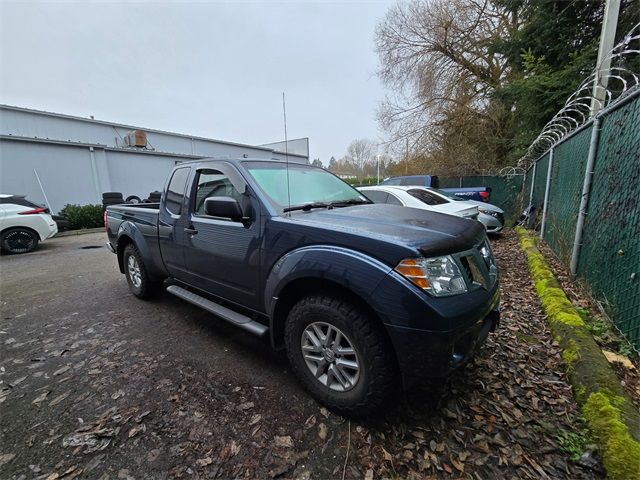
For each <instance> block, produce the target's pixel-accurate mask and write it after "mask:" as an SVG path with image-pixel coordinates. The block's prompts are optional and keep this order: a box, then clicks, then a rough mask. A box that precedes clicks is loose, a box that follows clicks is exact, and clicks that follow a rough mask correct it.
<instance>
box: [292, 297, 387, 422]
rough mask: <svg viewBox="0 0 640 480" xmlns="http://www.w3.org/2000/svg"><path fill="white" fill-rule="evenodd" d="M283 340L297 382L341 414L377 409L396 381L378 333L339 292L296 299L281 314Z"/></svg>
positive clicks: (381, 334)
mask: <svg viewBox="0 0 640 480" xmlns="http://www.w3.org/2000/svg"><path fill="white" fill-rule="evenodd" d="M285 343H286V347H287V354H288V357H289V361H290V362H291V365H292V367H293V370H294V372H295V373H296V375H297V377H298V378H299V379H300V381H301V382H302V384H303V385H304V386H305V387H306V388H307V390H308V391H309V392H310V393H311V394H312V395H313V396H314V397H315V398H316V399H317V400H319V401H320V402H321V403H323V404H324V405H326V406H327V407H329V408H330V409H332V410H333V411H335V412H337V413H340V414H342V415H346V416H352V417H362V416H366V415H369V414H371V413H374V412H377V411H379V410H380V409H381V408H382V407H384V406H385V405H386V404H387V403H388V402H389V400H390V398H391V395H392V394H393V393H394V391H395V390H396V387H397V385H398V378H399V377H398V373H397V367H396V363H395V358H394V356H393V353H392V350H391V348H392V347H391V345H390V342H389V341H388V339H387V337H386V336H385V335H384V332H382V331H381V329H380V327H379V326H378V324H377V323H375V321H374V320H373V319H371V318H369V316H368V315H367V314H366V313H365V312H363V311H362V310H361V309H360V308H358V307H357V306H356V305H354V304H353V303H352V302H351V301H350V300H348V299H344V298H341V297H340V296H327V295H317V296H316V295H314V296H309V297H306V298H303V299H302V300H300V301H299V302H298V303H296V304H295V305H294V306H293V308H292V309H291V311H290V312H289V315H288V317H287V324H286V327H285Z"/></svg>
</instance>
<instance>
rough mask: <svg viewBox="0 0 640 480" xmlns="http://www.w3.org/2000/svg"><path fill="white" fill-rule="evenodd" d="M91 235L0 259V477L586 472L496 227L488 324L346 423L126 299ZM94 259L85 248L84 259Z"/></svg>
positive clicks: (513, 259) (254, 364)
mask: <svg viewBox="0 0 640 480" xmlns="http://www.w3.org/2000/svg"><path fill="white" fill-rule="evenodd" d="M104 241H105V236H104V234H89V235H80V236H75V237H65V238H54V239H52V240H51V241H48V242H45V243H44V244H42V245H41V247H40V248H39V249H38V250H37V251H35V252H33V253H31V254H26V255H16V256H3V257H2V258H1V259H0V276H1V279H0V282H1V283H0V294H1V301H2V307H1V313H2V319H1V320H0V380H1V381H2V383H1V384H0V435H1V438H0V477H1V478H3V479H5V478H8V479H9V478H10V479H17V478H38V477H41V478H49V479H55V478H76V477H80V478H121V479H126V478H170V477H171V478H172V477H184V478H236V477H238V478H276V477H286V478H290V477H296V478H323V479H324V478H342V477H343V476H344V477H346V478H362V477H366V478H379V477H391V476H396V477H400V478H406V477H411V476H414V477H415V478H422V477H424V476H429V475H433V476H436V477H449V476H451V477H454V478H456V477H469V478H472V477H473V478H496V477H501V478H545V477H549V478H599V477H601V476H602V472H601V469H600V467H599V465H598V463H597V462H591V463H593V464H591V463H589V462H582V463H576V462H573V461H571V460H570V459H569V456H568V454H567V453H565V452H564V451H562V449H561V448H560V446H559V444H558V442H557V440H556V439H557V437H558V435H559V434H561V433H562V432H564V431H575V430H578V429H580V428H581V427H580V424H579V423H578V421H577V413H576V406H575V403H574V402H573V399H572V397H571V392H570V389H569V387H568V385H567V384H566V383H565V380H564V378H563V376H562V374H561V373H560V372H561V371H562V368H561V364H560V359H559V355H558V350H557V348H556V347H555V345H554V344H553V341H552V339H551V337H550V336H549V334H548V332H547V331H546V327H545V324H544V319H543V316H542V314H541V312H540V307H539V305H538V304H537V302H536V300H535V296H534V295H533V292H532V290H531V284H530V281H529V279H528V276H527V270H526V264H525V263H524V258H523V256H522V254H521V253H520V252H519V250H518V249H517V244H516V241H515V239H514V238H513V235H512V234H511V233H508V234H506V235H505V236H504V237H502V238H501V239H499V240H497V241H496V242H495V249H496V252H497V256H498V261H499V264H500V266H501V268H502V272H503V307H504V312H503V326H502V328H501V329H500V331H499V332H498V333H497V334H495V335H492V336H491V338H490V339H489V341H488V344H487V345H486V346H485V348H484V349H483V350H482V352H481V353H480V355H479V356H478V358H477V360H476V361H474V362H473V363H472V364H470V365H468V366H466V367H465V368H464V369H462V370H461V371H460V372H457V373H456V374H455V375H454V376H453V377H452V378H451V379H449V380H448V381H447V382H443V383H438V384H435V383H433V384H425V386H424V388H422V389H421V390H420V391H413V392H410V393H409V394H408V395H401V394H400V392H399V394H398V399H399V400H398V405H397V406H396V407H395V408H394V409H393V410H391V411H390V412H389V413H388V414H387V415H386V416H385V417H384V418H379V419H371V420H368V421H366V422H349V421H347V420H345V419H343V418H341V417H339V416H337V415H333V414H331V413H329V412H327V411H326V410H324V409H321V408H320V407H319V406H318V404H316V403H315V402H314V401H313V400H312V399H310V398H309V397H308V396H307V395H306V394H305V392H304V391H302V389H301V388H300V387H299V386H298V384H297V382H296V381H295V380H294V378H293V376H292V374H291V372H290V371H289V369H288V366H287V362H286V359H285V358H284V356H283V355H282V354H277V353H274V352H272V351H271V350H270V348H269V346H268V344H267V342H266V341H263V340H259V339H256V338H255V337H253V336H251V335H248V334H246V333H244V332H242V331H241V330H238V329H236V328H234V327H233V326H230V325H227V324H226V323H224V322H223V321H221V320H218V319H216V318H214V317H212V316H211V315H209V314H208V313H206V312H204V311H201V310H199V309H197V308H196V307H193V306H191V305H189V304H186V303H184V302H181V301H180V300H178V299H176V298H173V297H171V296H169V295H164V296H161V297H160V298H158V299H156V300H153V301H149V302H144V301H141V300H138V299H136V298H135V297H133V296H132V295H131V294H130V293H129V292H128V289H127V285H126V281H125V279H124V277H123V276H122V275H121V274H120V273H119V272H118V270H117V265H116V260H115V257H114V256H113V255H112V254H111V253H109V252H108V251H107V250H106V248H104V247H103V245H104ZM96 247H97V248H96Z"/></svg>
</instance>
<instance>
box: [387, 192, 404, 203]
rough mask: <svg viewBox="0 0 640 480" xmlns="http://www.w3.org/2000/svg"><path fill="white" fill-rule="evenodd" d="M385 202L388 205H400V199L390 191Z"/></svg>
mask: <svg viewBox="0 0 640 480" xmlns="http://www.w3.org/2000/svg"><path fill="white" fill-rule="evenodd" d="M387 203H388V204H389V205H402V202H401V201H400V199H399V198H398V197H396V196H395V195H393V194H392V193H390V194H389V196H388V197H387Z"/></svg>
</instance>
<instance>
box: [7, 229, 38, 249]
mask: <svg viewBox="0 0 640 480" xmlns="http://www.w3.org/2000/svg"><path fill="white" fill-rule="evenodd" d="M18 240H19V241H18ZM39 242H40V238H39V237H38V234H37V233H35V232H34V231H33V230H29V229H27V228H20V227H17V228H8V229H7V230H5V231H4V232H2V237H1V238H0V248H1V249H2V251H3V252H6V253H11V254H19V253H29V252H32V251H34V250H35V249H36V247H37V246H38V243H39Z"/></svg>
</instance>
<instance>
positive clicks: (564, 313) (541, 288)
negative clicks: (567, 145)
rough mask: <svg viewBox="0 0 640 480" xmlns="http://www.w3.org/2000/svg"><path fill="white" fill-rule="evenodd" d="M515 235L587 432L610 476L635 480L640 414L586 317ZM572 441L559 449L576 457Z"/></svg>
mask: <svg viewBox="0 0 640 480" xmlns="http://www.w3.org/2000/svg"><path fill="white" fill-rule="evenodd" d="M516 231H517V232H518V235H519V236H520V244H521V247H522V249H523V250H524V251H525V253H526V255H527V260H528V264H529V270H530V272H531V277H532V279H533V281H534V285H535V289H536V292H537V293H538V296H539V297H540V301H541V303H542V306H543V308H544V311H545V313H546V315H547V319H548V322H549V326H550V327H551V332H552V333H553V336H554V338H555V339H556V341H558V343H559V344H560V347H561V348H562V358H563V359H564V361H565V362H566V364H567V366H568V373H569V380H570V381H571V384H572V386H573V391H574V393H575V396H576V400H577V401H578V404H580V405H582V412H583V415H584V417H585V419H586V421H587V424H588V426H589V430H590V432H591V433H592V435H593V436H594V438H595V440H596V441H597V443H598V445H599V448H600V451H601V454H602V459H603V464H604V466H605V468H606V469H607V474H608V476H609V478H612V479H614V480H619V479H631V478H633V479H636V478H638V477H639V475H638V473H639V472H640V442H638V440H637V439H640V428H638V426H639V425H640V413H639V412H638V411H637V409H636V408H634V406H633V403H632V402H631V401H630V400H626V399H625V398H624V397H623V396H622V395H624V393H623V390H622V389H621V388H620V383H619V381H618V379H617V377H616V376H615V374H614V373H613V371H612V370H611V367H610V365H609V363H608V362H607V360H606V359H605V358H604V356H603V355H602V352H601V350H600V347H598V345H597V344H596V343H595V341H594V340H593V337H592V336H591V334H590V332H589V329H588V326H587V324H586V323H585V320H584V318H583V317H582V316H581V315H580V312H579V311H578V310H576V308H575V307H574V306H573V305H572V304H571V302H570V301H569V299H568V298H567V296H566V294H565V293H564V291H563V290H562V289H561V288H560V286H559V284H558V281H557V280H556V278H555V277H554V275H553V272H552V271H551V269H550V268H549V266H548V265H547V263H546V260H545V259H544V257H543V256H542V254H541V253H540V251H539V250H538V249H537V247H536V242H535V241H534V240H533V239H532V237H531V236H530V235H529V234H528V232H527V231H526V230H524V229H523V228H516ZM625 422H626V423H625ZM634 437H635V438H634ZM574 441H577V439H576V438H574V437H568V436H565V437H563V439H562V441H561V444H562V442H564V443H565V446H566V447H567V449H569V450H570V451H571V452H573V451H574V450H575V451H577V447H576V443H575V442H574ZM574 447H576V448H574ZM563 448H564V447H563ZM569 450H567V451H569Z"/></svg>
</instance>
